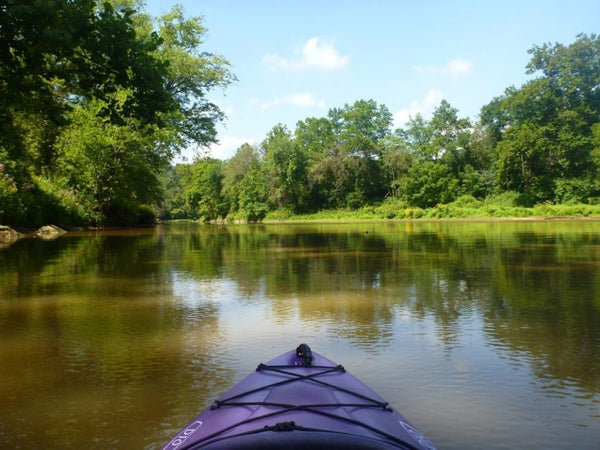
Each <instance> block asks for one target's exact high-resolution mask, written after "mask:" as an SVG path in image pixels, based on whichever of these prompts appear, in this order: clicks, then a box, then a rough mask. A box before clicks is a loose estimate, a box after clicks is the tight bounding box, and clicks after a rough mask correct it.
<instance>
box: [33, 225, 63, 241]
mask: <svg viewBox="0 0 600 450" xmlns="http://www.w3.org/2000/svg"><path fill="white" fill-rule="evenodd" d="M65 233H66V231H65V230H63V229H62V228H59V227H57V226H56V225H44V226H43V227H41V228H39V229H38V230H37V231H36V232H35V233H33V235H34V236H35V237H39V238H41V239H47V240H51V239H56V238H57V237H59V236H60V235H62V234H65Z"/></svg>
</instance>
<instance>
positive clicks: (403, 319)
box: [0, 221, 600, 448]
mask: <svg viewBox="0 0 600 450" xmlns="http://www.w3.org/2000/svg"><path fill="white" fill-rule="evenodd" d="M599 289H600V222H593V221H590V222H587V221H586V222H554V221H553V222H551V223H548V222H541V223H534V222H527V223H496V222H492V223H412V222H406V223H404V222H401V223H365V224H346V225H334V224H310V225H293V226H292V225H255V226H200V225H196V224H188V225H184V226H181V225H180V226H175V225H173V226H159V227H156V228H154V229H144V230H129V231H112V232H96V233H79V234H69V235H66V236H64V237H62V238H59V239H57V240H54V241H51V242H42V241H37V240H22V241H19V242H17V243H16V244H15V245H13V246H12V247H10V248H6V249H3V250H1V251H0V397H1V398H2V399H3V404H4V405H5V406H4V407H3V411H2V412H0V444H2V445H3V446H14V445H16V444H19V445H22V446H24V447H31V446H33V447H58V446H62V447H65V446H66V447H71V446H79V445H85V444H86V443H89V442H90V441H91V442H93V445H94V446H110V447H115V448H118V447H127V446H129V445H132V446H134V447H140V446H142V447H143V446H147V447H148V448H155V447H156V446H157V445H158V444H160V443H161V442H164V441H165V439H166V438H168V437H169V436H170V435H171V434H172V433H173V432H175V431H176V430H177V429H178V428H179V427H180V426H182V425H183V424H185V423H186V422H187V420H189V419H190V418H191V417H193V416H194V415H195V414H196V413H197V412H199V410H200V409H201V408H202V407H203V406H204V405H206V404H207V403H209V402H210V400H212V399H213V397H214V395H216V394H217V393H219V392H222V391H223V390H225V389H226V388H227V387H228V386H229V385H230V384H231V383H232V382H233V381H234V380H237V379H239V377H240V376H241V375H242V374H243V373H242V374H240V373H239V372H240V371H241V370H242V369H246V368H247V367H246V364H250V360H251V359H252V360H254V358H255V357H257V356H256V355H261V356H258V358H264V357H269V356H274V355H270V354H267V355H264V350H259V349H255V348H253V347H252V346H253V344H257V343H261V344H262V345H264V346H266V347H268V348H272V349H276V352H279V351H284V350H287V348H281V347H279V346H277V344H280V343H281V341H282V340H283V341H284V342H286V343H287V342H288V340H289V342H295V341H296V339H298V336H308V337H310V338H312V339H314V340H315V341H316V342H319V343H321V345H322V346H324V347H325V348H331V349H336V351H338V349H339V348H341V347H344V348H350V349H356V352H357V355H364V356H362V357H363V358H366V359H368V360H372V363H373V364H374V365H376V364H388V365H389V366H393V367H397V366H395V365H394V364H396V363H397V361H398V357H397V356H393V357H392V358H391V357H390V355H394V354H395V351H394V349H395V348H397V346H398V345H399V344H398V342H400V341H401V342H402V345H403V346H404V350H403V351H404V354H403V358H405V359H404V360H410V361H411V362H412V364H416V365H419V364H421V365H422V367H426V366H428V365H434V366H435V365H436V364H437V363H436V362H435V361H436V359H435V358H438V359H437V361H438V362H439V361H440V358H441V359H442V360H443V359H446V360H448V361H452V363H453V364H454V365H455V366H456V365H457V363H456V361H455V359H456V358H457V355H458V356H460V357H461V358H463V359H465V360H466V362H465V361H462V362H461V363H460V364H458V365H459V366H460V365H461V364H463V365H464V367H467V366H469V364H470V365H471V366H472V365H477V364H479V363H480V362H479V361H476V360H475V358H476V357H477V356H475V355H484V356H483V357H482V358H488V359H489V358H492V357H495V356H498V357H499V358H500V359H501V360H502V361H504V360H506V361H507V363H506V367H508V366H510V365H511V364H519V365H520V366H526V367H527V371H528V375H527V380H528V381H527V383H526V384H527V385H528V386H525V387H522V388H521V389H523V390H526V389H531V386H530V385H531V384H533V385H534V389H535V392H534V396H535V395H538V394H540V393H541V394H540V395H543V396H547V397H548V398H553V397H557V398H565V397H572V399H571V400H570V402H571V403H569V405H571V404H572V403H573V402H574V403H577V401H579V403H580V404H581V407H582V408H584V409H586V411H588V412H586V413H585V414H584V415H585V416H588V417H591V418H592V419H591V420H592V423H595V424H596V425H600V413H599V412H598V409H599V408H600V406H599V403H600V400H599V398H598V397H599V396H600V378H599V377H598V375H597V374H598V373H600V292H599ZM297 330H301V331H297ZM294 333H295V334H294ZM473 336H475V337H473ZM477 336H480V337H477ZM476 337H477V339H480V341H481V342H479V341H478V340H477V339H476ZM410 339H412V341H410ZM475 341H477V342H476V343H475V344H473V342H475ZM411 342H413V344H411ZM465 342H467V343H468V345H477V347H476V348H474V349H473V351H472V355H467V356H465V355H463V353H462V352H464V349H465V346H466V344H465ZM410 345H414V349H413V350H412V353H411V348H410ZM424 348H426V349H428V351H431V352H433V353H431V354H430V355H429V356H427V355H425V354H424V352H423V349H424ZM437 350H439V353H436V352H437ZM487 351H489V352H491V353H485V352H487ZM490 355H491V356H490ZM332 356H335V355H332ZM384 356H385V358H384ZM357 357H358V356H357ZM394 358H395V359H394ZM411 358H412V359H411ZM426 358H429V360H426ZM384 359H385V360H386V361H388V362H385V363H384V362H383V361H384ZM389 361H392V362H389ZM515 361H516V363H515ZM501 363H502V362H501ZM502 364H504V363H502ZM438 365H439V364H438ZM482 366H483V363H482ZM381 367H382V370H387V371H390V367H384V366H381ZM464 367H462V366H461V367H459V369H460V370H459V369H456V372H455V373H453V374H452V373H451V374H448V373H446V374H438V378H439V379H440V380H439V381H437V383H439V384H438V385H437V386H439V388H438V389H439V391H438V392H436V393H435V394H431V395H440V393H441V392H442V390H443V388H442V384H443V382H446V383H449V384H451V383H452V382H457V381H456V380H459V378H460V377H461V376H463V375H464V370H466V369H464ZM476 367H479V366H476ZM360 370H361V369H360V368H359V372H360ZM474 370H475V369H474ZM481 370H483V369H481ZM475 372H476V370H475ZM529 372H530V373H529ZM407 373H408V372H407ZM357 375H360V373H358V374H357ZM365 376H367V377H369V376H370V375H369V373H368V372H365ZM418 376H419V375H415V378H418ZM452 380H454V381H452ZM372 381H373V382H374V383H381V387H382V388H383V389H386V387H387V388H388V390H389V384H386V383H391V382H392V381H391V378H383V377H382V378H381V379H380V378H377V376H375V375H372ZM405 381H406V383H408V384H409V385H410V383H414V386H415V389H417V386H418V382H419V380H418V379H414V380H405ZM494 382H498V383H501V382H502V381H501V380H494ZM511 382H512V381H511ZM508 383H509V382H507V389H508ZM491 388H492V387H490V388H489V389H491ZM511 388H514V386H511ZM430 389H431V390H433V391H435V389H436V387H435V386H431V387H430ZM473 389H475V388H473ZM478 389H481V387H478ZM419 392H421V391H419ZM471 394H472V395H473V396H474V397H475V396H476V395H477V394H478V391H477V392H476V391H475V390H473V391H472V393H471ZM394 395H395V394H394ZM515 395H517V396H518V395H520V394H519V393H518V392H517V393H516V394H515ZM532 395H533V394H532ZM405 400H406V401H407V402H409V400H410V399H405ZM431 401H432V400H431V399H429V400H423V403H424V404H427V402H431ZM452 401H453V400H452V399H451V398H450V397H449V398H448V399H447V403H448V404H449V405H450V406H451V405H452ZM570 407H571V406H570ZM547 414H548V415H549V416H552V414H553V413H552V412H547ZM416 415H417V416H418V417H421V418H422V420H423V421H424V422H425V426H426V427H427V428H428V429H431V430H433V434H436V433H437V434H436V435H435V437H436V438H437V439H438V444H440V446H441V447H442V448H444V447H447V448H453V447H454V446H456V447H458V444H459V443H458V442H455V441H452V439H449V438H448V436H445V435H444V429H445V426H446V424H442V423H440V422H439V421H438V422H437V423H436V416H435V414H431V417H430V418H429V419H428V418H427V417H423V416H425V415H426V412H425V411H424V410H423V411H422V412H421V413H419V412H418V411H417V414H416ZM428 420H429V422H428ZM444 420H446V418H445V419H444ZM472 420H473V421H474V422H475V421H476V420H477V419H476V418H473V419H472ZM594 421H595V422H594ZM541 423H542V424H543V423H544V422H543V421H542V422H541ZM580 425H581V424H580ZM469 426H471V427H473V428H476V423H470V424H469ZM582 426H583V427H584V428H585V427H589V424H587V423H586V424H583V425H582ZM506 427H507V428H510V424H508V425H506ZM436 429H437V430H438V431H437V432H436V431H435V430H436ZM440 430H441V431H440ZM501 430H502V433H505V429H504V428H501ZM462 431H463V432H464V433H467V431H469V432H471V430H470V429H469V430H467V429H465V430H462ZM488 432H489V430H487V429H486V433H488ZM567 432H568V431H567ZM457 434H458V433H457ZM590 435H591V436H592V438H593V433H592V434H590V433H588V434H585V435H584V437H583V438H581V439H582V441H581V443H582V444H583V446H585V444H586V443H587V442H588V441H587V440H586V439H590ZM515 436H516V435H515ZM596 437H600V436H598V435H596ZM481 438H482V439H483V437H481ZM444 439H448V440H447V441H445V442H444ZM495 439H496V441H497V442H502V441H503V436H496V437H495ZM515 439H516V437H515ZM440 441H442V442H440ZM473 441H474V442H477V441H476V439H474V440H473ZM493 441H494V439H491V440H490V442H493ZM506 441H507V438H506V437H504V442H506ZM140 443H143V445H140ZM540 443H542V444H543V443H546V441H543V440H542V441H538V442H534V443H533V444H532V446H531V448H534V447H535V445H539V444H540ZM443 444H446V445H443ZM499 447H500V446H499ZM473 448H476V447H473Z"/></svg>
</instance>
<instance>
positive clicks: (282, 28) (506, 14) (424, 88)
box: [146, 0, 600, 159]
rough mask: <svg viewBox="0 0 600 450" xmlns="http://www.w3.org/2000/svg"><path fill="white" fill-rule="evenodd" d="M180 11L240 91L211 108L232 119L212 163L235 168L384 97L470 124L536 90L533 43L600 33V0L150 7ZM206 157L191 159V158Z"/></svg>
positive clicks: (328, 0)
mask: <svg viewBox="0 0 600 450" xmlns="http://www.w3.org/2000/svg"><path fill="white" fill-rule="evenodd" d="M177 3H180V4H182V5H183V7H184V11H185V14H186V16H203V17H204V20H203V23H204V25H205V26H206V27H207V28H208V33H207V35H206V42H205V43H204V48H203V49H204V50H206V51H210V52H212V53H218V54H221V55H223V56H224V57H225V58H227V59H228V60H229V61H230V63H231V65H232V71H233V73H234V74H235V75H236V76H237V78H238V81H237V82H236V83H235V84H234V85H232V86H230V87H229V88H227V89H226V90H225V91H223V92H213V93H212V94H211V96H210V98H211V99H212V100H213V101H214V102H215V103H217V104H218V105H219V106H220V107H221V108H222V109H223V110H224V111H225V112H226V114H227V119H226V120H225V122H224V123H223V124H221V125H220V126H219V128H218V129H219V140H220V143H219V144H218V145H213V146H212V147H211V149H210V154H211V156H213V157H216V158H221V159H226V158H229V157H231V156H233V155H234V153H235V150H236V149H237V148H238V147H239V146H240V145H241V144H242V143H244V142H249V143H255V144H258V143H260V142H261V141H262V140H263V139H264V138H265V136H266V134H267V132H268V131H269V130H270V129H271V128H272V127H273V126H274V125H276V124H278V123H282V124H284V125H286V126H288V128H290V130H293V129H294V128H295V125H296V122H298V121H299V120H304V119H305V118H307V117H323V116H325V115H327V112H328V110H329V109H330V108H335V107H343V106H344V105H345V104H352V103H354V102H355V101H356V100H360V99H365V100H369V99H373V100H375V101H376V102H377V103H380V104H384V105H385V106H387V108H388V109H389V110H390V111H391V112H392V114H393V115H394V118H395V125H396V126H402V125H403V124H404V123H405V121H406V120H407V119H408V118H409V117H410V116H414V115H415V114H417V113H421V114H422V115H423V116H424V117H425V118H429V117H430V115H431V112H432V111H433V109H434V108H435V107H437V106H438V105H439V104H440V102H441V100H442V99H445V100H447V101H448V102H449V103H450V104H451V105H452V106H453V107H455V108H457V109H458V110H459V115H460V116H461V117H470V118H473V119H476V118H477V115H478V113H479V111H480V109H481V107H482V106H483V105H485V104H487V103H488V102H489V101H490V100H492V98H494V97H495V96H498V95H501V94H502V93H503V92H504V90H505V89H506V88H507V87H509V86H517V87H518V86H521V85H522V84H523V83H524V82H525V81H526V80H527V75H526V74H525V66H526V64H527V63H528V61H529V57H530V56H529V54H528V53H527V50H529V49H530V48H531V47H532V46H533V45H542V44H544V43H546V42H551V43H555V42H559V43H561V44H565V45H568V44H570V43H571V42H573V41H574V40H575V39H576V36H577V34H579V33H587V34H592V33H596V34H597V33H598V32H599V31H600V30H599V29H598V28H599V26H598V25H599V24H600V1H598V0H569V1H565V0H563V1H555V0H543V1H537V0H535V1H534V0H531V1H527V0H520V1H512V0H510V1H493V2H492V1H484V0H479V1H466V0H465V1H450V0H447V1H425V0H422V1H401V0H396V1H393V0H356V1H354V0H346V1H341V0H321V1H312V0H303V1H291V0H290V1H283V0H280V1H274V0H272V1H266V0H246V1H244V0H202V1H198V0H195V1H194V0H184V1H175V0H173V1H172V0H160V1H158V0H149V1H147V8H146V10H147V12H149V13H150V14H152V15H154V16H156V15H159V14H161V13H163V12H166V11H168V10H169V9H170V8H171V7H172V6H173V5H175V4H177ZM194 151H195V149H188V150H187V151H185V152H184V156H186V157H187V158H188V159H191V157H192V156H193V154H194Z"/></svg>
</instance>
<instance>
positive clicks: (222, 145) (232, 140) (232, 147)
mask: <svg viewBox="0 0 600 450" xmlns="http://www.w3.org/2000/svg"><path fill="white" fill-rule="evenodd" d="M246 143H247V144H250V145H254V140H253V139H250V138H243V137H235V136H223V137H221V138H220V139H219V143H218V144H212V145H210V146H209V149H208V154H209V156H211V157H212V158H217V159H223V160H224V159H229V158H231V157H232V156H233V155H235V151H236V150H237V149H238V148H239V147H241V146H242V144H246Z"/></svg>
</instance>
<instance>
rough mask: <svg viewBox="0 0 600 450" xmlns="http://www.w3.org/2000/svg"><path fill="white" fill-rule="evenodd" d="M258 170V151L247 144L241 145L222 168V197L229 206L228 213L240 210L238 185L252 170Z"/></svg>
mask: <svg viewBox="0 0 600 450" xmlns="http://www.w3.org/2000/svg"><path fill="white" fill-rule="evenodd" d="M259 169H260V156H259V154H258V150H257V149H256V148H254V147H253V146H251V145H250V144H248V143H245V144H242V146H241V147H239V148H238V149H237V151H236V152H235V155H234V156H233V157H232V158H230V159H229V160H228V161H226V162H225V165H224V167H223V176H224V177H223V195H224V196H225V197H226V198H227V201H228V203H229V205H230V212H232V213H236V212H237V211H238V210H239V209H240V185H241V182H242V180H243V179H244V178H245V177H246V176H248V175H249V174H250V173H252V172H253V171H254V170H259Z"/></svg>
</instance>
